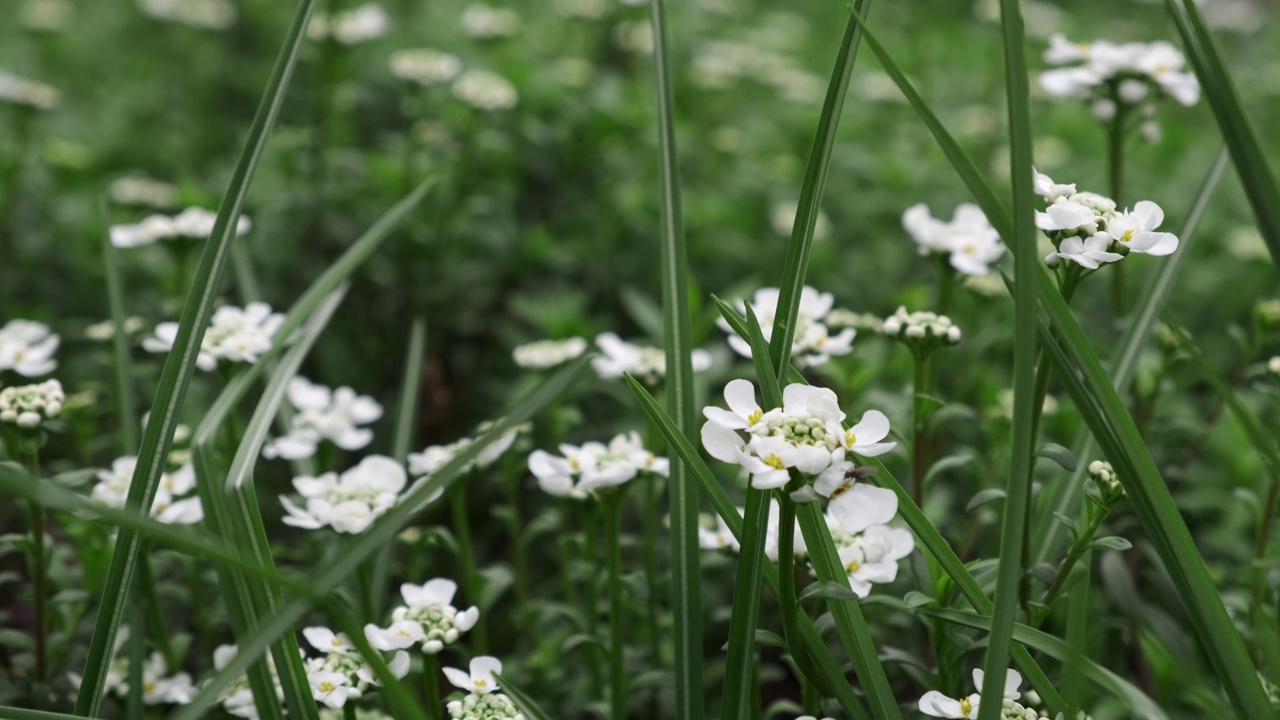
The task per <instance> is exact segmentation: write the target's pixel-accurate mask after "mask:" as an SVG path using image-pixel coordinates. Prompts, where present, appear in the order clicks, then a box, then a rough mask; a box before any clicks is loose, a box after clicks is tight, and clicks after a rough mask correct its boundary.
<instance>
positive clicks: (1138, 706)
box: [920, 608, 1169, 720]
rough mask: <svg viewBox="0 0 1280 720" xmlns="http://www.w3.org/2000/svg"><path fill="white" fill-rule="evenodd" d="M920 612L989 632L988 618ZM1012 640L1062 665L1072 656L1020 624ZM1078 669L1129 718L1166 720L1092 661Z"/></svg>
mask: <svg viewBox="0 0 1280 720" xmlns="http://www.w3.org/2000/svg"><path fill="white" fill-rule="evenodd" d="M920 612H921V614H924V615H928V616H929V617H934V618H937V619H939V620H943V621H946V622H949V623H954V624H956V625H964V626H966V627H971V628H975V629H978V630H987V631H989V630H990V629H991V618H989V617H983V616H981V615H976V614H974V613H968V612H962V611H960V610H947V609H934V608H923V609H921V610H920ZM1013 638H1014V640H1017V641H1018V642H1020V643H1022V644H1024V645H1026V646H1027V647H1033V648H1035V649H1036V650H1039V651H1040V652H1042V653H1044V654H1046V655H1048V656H1050V657H1052V658H1054V659H1056V660H1060V661H1062V662H1069V661H1070V660H1071V658H1072V657H1073V654H1074V652H1073V650H1072V648H1071V646H1070V645H1068V644H1067V643H1065V642H1063V641H1062V640H1059V639H1058V638H1056V637H1053V636H1052V635H1049V634H1048V633H1045V632H1041V631H1039V630H1036V629H1034V628H1031V627H1028V626H1026V625H1023V624H1022V623H1016V624H1014V626H1013ZM1082 669H1083V670H1084V675H1085V677H1087V678H1089V679H1090V680H1092V681H1093V682H1095V683H1097V685H1098V687H1100V688H1102V689H1104V690H1106V691H1107V692H1109V693H1111V694H1112V695H1114V696H1115V697H1116V698H1117V699H1119V700H1120V701H1122V702H1123V703H1124V704H1126V705H1128V706H1129V708H1130V709H1131V710H1132V711H1133V714H1132V715H1131V717H1136V718H1143V719H1144V720H1169V716H1168V715H1166V714H1165V712H1164V710H1161V709H1160V707H1159V706H1158V705H1156V704H1155V702H1154V701H1152V700H1151V698H1149V697H1147V695H1146V694H1145V693H1143V692H1142V691H1141V690H1139V689H1138V688H1137V687H1135V686H1134V685H1133V684H1132V683H1130V682H1129V681H1127V680H1125V679H1124V678H1122V677H1120V676H1119V675H1116V674H1115V673H1113V672H1111V671H1110V670H1108V669H1106V668H1105V667H1102V666H1101V665H1099V664H1097V663H1095V662H1093V661H1092V660H1084V661H1083V665H1082Z"/></svg>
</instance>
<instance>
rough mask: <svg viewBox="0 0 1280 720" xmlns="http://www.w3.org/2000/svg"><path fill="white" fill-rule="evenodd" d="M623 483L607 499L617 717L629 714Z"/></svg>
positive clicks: (622, 719)
mask: <svg viewBox="0 0 1280 720" xmlns="http://www.w3.org/2000/svg"><path fill="white" fill-rule="evenodd" d="M625 487H626V486H625V485H624V486H621V487H619V488H618V489H617V490H616V491H614V492H613V493H611V494H610V495H609V496H608V497H607V498H606V500H605V503H606V507H605V528H604V534H605V544H606V545H607V546H608V553H609V676H610V683H609V685H610V688H611V690H610V692H609V705H610V707H611V708H612V715H611V717H612V718H613V720H626V717H627V673H626V665H625V663H624V660H625V657H624V656H623V650H624V649H625V648H624V646H623V626H624V624H625V623H626V618H624V617H623V611H622V493H623V488H625Z"/></svg>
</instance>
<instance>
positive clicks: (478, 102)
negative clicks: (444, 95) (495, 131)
mask: <svg viewBox="0 0 1280 720" xmlns="http://www.w3.org/2000/svg"><path fill="white" fill-rule="evenodd" d="M453 96H454V97H456V98H457V99H459V100H461V101H462V102H464V103H466V104H467V105H470V106H471V107H473V108H475V109H477V110H484V111H485V112H496V111H498V110H510V109H511V108H513V107H515V106H516V101H517V100H518V99H519V95H518V94H517V93H516V87H515V86H514V85H512V84H511V82H510V81H508V80H507V79H506V78H504V77H502V76H501V75H499V74H497V73H494V72H490V71H488V70H467V71H466V72H464V73H462V74H461V75H459V76H458V79H457V80H454V82H453Z"/></svg>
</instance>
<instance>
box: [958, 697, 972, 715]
mask: <svg viewBox="0 0 1280 720" xmlns="http://www.w3.org/2000/svg"><path fill="white" fill-rule="evenodd" d="M960 712H962V713H964V717H969V715H970V714H971V713H972V712H973V702H972V701H971V700H969V698H960Z"/></svg>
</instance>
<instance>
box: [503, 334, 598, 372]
mask: <svg viewBox="0 0 1280 720" xmlns="http://www.w3.org/2000/svg"><path fill="white" fill-rule="evenodd" d="M586 351H587V341H586V340H584V339H582V338H580V337H571V338H567V339H565V340H539V341H537V342H531V343H527V344H525V345H518V346H516V348H515V349H514V350H512V351H511V357H512V358H513V359H514V360H515V361H516V365H518V366H520V367H522V368H530V369H537V370H541V369H545V368H551V367H555V366H557V365H561V364H563V363H567V362H569V361H570V360H573V359H574V358H577V357H581V356H582V353H584V352H586Z"/></svg>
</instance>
